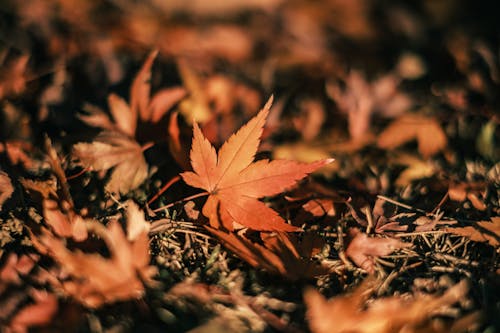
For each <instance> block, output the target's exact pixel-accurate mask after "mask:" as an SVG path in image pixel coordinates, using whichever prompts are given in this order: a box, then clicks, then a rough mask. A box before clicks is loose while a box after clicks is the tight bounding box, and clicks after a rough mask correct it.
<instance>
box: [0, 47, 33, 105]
mask: <svg viewBox="0 0 500 333" xmlns="http://www.w3.org/2000/svg"><path fill="white" fill-rule="evenodd" d="M28 61H29V56H28V55H21V56H19V57H17V58H16V59H15V60H12V61H11V62H10V63H6V64H5V63H3V64H0V65H2V66H1V67H0V99H3V98H4V97H6V96H9V95H18V94H20V93H21V92H23V91H24V89H25V87H26V74H25V72H26V67H27V66H28Z"/></svg>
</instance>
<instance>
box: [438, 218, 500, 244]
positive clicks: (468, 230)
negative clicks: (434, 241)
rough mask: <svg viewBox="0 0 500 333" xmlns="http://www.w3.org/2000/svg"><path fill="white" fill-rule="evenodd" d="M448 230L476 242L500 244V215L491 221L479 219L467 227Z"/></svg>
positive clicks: (447, 229)
mask: <svg viewBox="0 0 500 333" xmlns="http://www.w3.org/2000/svg"><path fill="white" fill-rule="evenodd" d="M446 231H447V232H450V233H452V234H455V235H459V236H465V237H468V238H470V239H472V240H473V241H476V242H488V243H489V244H490V245H491V246H495V247H498V246H500V217H499V216H495V217H492V218H491V221H479V222H476V223H474V224H472V225H471V226H467V227H461V228H446Z"/></svg>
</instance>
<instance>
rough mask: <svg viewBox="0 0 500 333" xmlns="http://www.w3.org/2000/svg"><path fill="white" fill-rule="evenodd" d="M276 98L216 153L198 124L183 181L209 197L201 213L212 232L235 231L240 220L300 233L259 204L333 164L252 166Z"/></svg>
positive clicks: (262, 227)
mask: <svg viewBox="0 0 500 333" xmlns="http://www.w3.org/2000/svg"><path fill="white" fill-rule="evenodd" d="M271 103H272V98H270V99H269V101H268V102H267V103H266V105H265V106H264V108H263V109H262V110H261V111H260V112H259V113H258V114H257V116H255V117H254V118H252V119H251V120H250V121H249V122H248V123H247V124H246V125H244V126H243V127H241V128H240V129H239V130H238V131H237V132H236V133H235V134H233V135H232V136H231V137H230V138H229V139H228V140H227V141H226V142H225V143H224V144H223V145H222V147H221V148H220V150H219V152H218V154H217V153H216V151H215V148H214V147H213V146H212V145H211V143H210V142H209V141H208V140H207V139H206V138H205V137H204V136H203V134H202V132H201V130H200V128H199V126H198V125H197V124H196V123H195V124H194V128H193V131H194V135H193V142H192V145H191V154H190V157H191V166H192V167H193V171H194V172H191V171H188V172H183V173H181V176H182V178H183V180H184V181H185V182H186V183H187V184H188V185H191V186H193V187H197V188H201V189H204V190H206V191H207V192H208V193H209V197H208V199H207V202H206V203H205V205H204V206H203V209H202V213H203V215H205V216H206V217H208V218H209V219H210V225H211V226H212V227H214V228H220V227H221V226H223V227H224V228H226V229H228V230H233V228H234V225H233V223H234V222H236V223H238V224H240V225H244V226H246V227H249V228H251V229H255V230H276V231H297V230H298V228H296V227H294V226H291V225H289V224H287V223H285V221H284V220H283V218H281V217H280V216H279V215H278V213H277V212H276V211H274V210H273V209H271V208H269V207H267V206H266V205H265V204H264V203H263V202H261V201H259V200H257V199H259V198H262V197H264V196H272V195H276V194H278V193H281V192H283V191H284V190H285V189H287V188H290V187H292V186H293V185H295V183H296V182H297V181H298V180H300V179H302V178H304V177H306V176H307V175H308V174H309V173H311V172H313V171H315V170H316V169H318V168H320V167H322V166H323V165H326V164H328V163H330V162H332V161H333V159H326V160H321V161H317V162H313V163H309V164H305V163H298V162H294V161H284V160H275V161H269V160H260V161H256V162H254V161H253V160H254V157H255V153H256V152H257V149H258V146H259V143H260V136H261V135H262V131H263V126H264V124H265V121H266V117H267V115H268V113H269V109H270V107H271Z"/></svg>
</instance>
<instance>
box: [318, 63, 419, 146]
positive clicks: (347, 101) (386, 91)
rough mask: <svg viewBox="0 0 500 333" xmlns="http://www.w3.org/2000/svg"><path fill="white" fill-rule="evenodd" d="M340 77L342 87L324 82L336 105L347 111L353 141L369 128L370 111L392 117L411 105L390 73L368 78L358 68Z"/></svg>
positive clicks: (363, 134) (398, 79)
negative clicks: (342, 78)
mask: <svg viewBox="0 0 500 333" xmlns="http://www.w3.org/2000/svg"><path fill="white" fill-rule="evenodd" d="M344 81H345V82H344V83H345V88H342V87H341V86H340V85H339V84H336V83H329V84H327V92H328V94H329V96H330V97H331V98H332V99H333V100H334V101H335V103H336V104H337V106H338V108H339V109H340V110H341V111H342V112H344V113H346V114H347V116H348V119H347V120H348V123H349V134H350V135H351V138H352V139H353V140H354V141H357V140H359V139H362V138H363V137H364V136H366V133H367V132H369V130H370V123H371V117H372V115H373V114H374V113H378V114H380V115H384V116H386V117H394V116H397V115H400V114H401V113H403V112H405V111H406V110H408V109H409V108H410V106H411V105H412V101H411V99H410V98H409V97H408V96H407V95H406V94H403V93H402V92H400V91H398V85H399V82H400V81H401V79H400V78H398V77H397V76H395V75H394V74H387V75H385V76H382V77H381V78H379V79H377V80H375V81H374V82H368V81H367V80H366V79H365V77H364V75H363V74H362V73H361V72H359V71H356V70H353V71H351V72H349V74H348V75H347V76H346V77H345V79H344Z"/></svg>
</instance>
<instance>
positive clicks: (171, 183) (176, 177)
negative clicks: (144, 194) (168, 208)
mask: <svg viewBox="0 0 500 333" xmlns="http://www.w3.org/2000/svg"><path fill="white" fill-rule="evenodd" d="M180 179H181V177H180V176H179V175H177V176H175V177H173V178H172V179H170V180H169V181H168V182H167V183H166V184H165V185H163V187H162V188H161V189H160V190H159V191H158V192H157V193H156V194H155V195H154V196H153V197H152V198H151V199H149V201H148V206H149V205H151V204H152V203H153V202H155V201H156V199H158V198H159V197H160V195H162V194H163V193H164V192H165V191H166V190H168V188H169V187H170V186H172V185H173V184H175V183H177V182H178V181H179V180H180Z"/></svg>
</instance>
